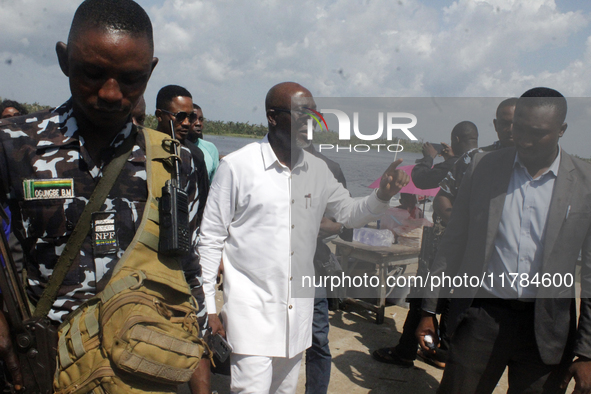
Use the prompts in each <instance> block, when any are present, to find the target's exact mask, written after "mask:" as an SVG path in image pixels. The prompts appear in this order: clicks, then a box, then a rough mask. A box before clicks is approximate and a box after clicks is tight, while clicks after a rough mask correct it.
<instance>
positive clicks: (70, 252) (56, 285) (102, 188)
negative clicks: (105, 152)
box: [33, 132, 137, 317]
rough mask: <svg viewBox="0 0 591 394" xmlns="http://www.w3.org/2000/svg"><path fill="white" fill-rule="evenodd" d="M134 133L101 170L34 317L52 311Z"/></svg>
mask: <svg viewBox="0 0 591 394" xmlns="http://www.w3.org/2000/svg"><path fill="white" fill-rule="evenodd" d="M136 136H137V133H136V132H132V133H131V135H130V136H129V137H127V139H125V140H124V141H123V143H122V144H121V145H119V147H118V148H117V150H116V151H115V157H114V158H113V160H111V162H110V163H109V165H107V167H106V168H105V169H104V171H103V176H102V178H101V179H100V180H99V183H98V185H96V187H95V188H94V191H93V192H92V195H91V196H90V199H89V200H88V204H86V206H85V207H84V210H83V211H82V215H80V219H79V220H78V223H76V227H74V230H73V231H72V234H71V235H70V238H69V239H68V242H67V243H66V246H65V247H64V250H63V252H62V254H61V255H60V257H59V258H58V260H57V263H56V264H55V267H54V269H53V273H52V274H51V276H50V277H49V281H48V282H47V287H46V288H45V290H44V291H43V294H42V295H41V298H40V299H39V302H38V303H37V307H36V308H35V312H34V313H33V316H34V317H46V316H47V314H48V313H49V311H50V310H51V307H52V306H53V303H54V302H55V300H56V298H57V293H58V291H59V289H60V287H61V285H62V283H63V281H64V279H65V278H66V274H67V273H68V271H69V270H70V267H71V266H72V263H73V262H74V259H75V258H76V256H77V255H78V253H80V248H81V247H82V243H83V242H84V239H85V238H86V235H88V231H89V230H90V227H91V217H92V213H93V212H96V211H98V210H99V209H100V208H101V207H102V206H103V203H104V202H105V200H106V199H107V196H108V195H109V192H110V191H111V188H112V187H113V184H115V180H117V178H118V177H119V174H120V173H121V170H122V169H123V165H124V164H125V162H126V161H127V159H128V158H129V155H130V154H131V151H132V150H133V147H134V145H135V140H136Z"/></svg>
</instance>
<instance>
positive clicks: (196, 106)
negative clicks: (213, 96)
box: [193, 103, 201, 109]
mask: <svg viewBox="0 0 591 394" xmlns="http://www.w3.org/2000/svg"><path fill="white" fill-rule="evenodd" d="M193 109H201V107H200V106H198V105H197V104H195V103H193Z"/></svg>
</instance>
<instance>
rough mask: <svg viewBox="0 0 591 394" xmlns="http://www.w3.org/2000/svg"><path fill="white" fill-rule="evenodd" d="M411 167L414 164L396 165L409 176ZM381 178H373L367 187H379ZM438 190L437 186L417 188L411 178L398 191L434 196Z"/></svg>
mask: <svg viewBox="0 0 591 394" xmlns="http://www.w3.org/2000/svg"><path fill="white" fill-rule="evenodd" d="M413 168H414V165H412V166H402V167H398V169H399V170H403V171H404V172H406V173H407V174H408V175H409V176H410V173H411V172H412V169H413ZM381 179H382V177H379V178H378V179H376V180H375V182H374V183H372V184H371V185H369V186H368V187H369V188H371V189H377V188H378V187H380V180H381ZM438 191H439V188H435V189H427V190H423V189H419V188H418V187H416V186H415V184H414V183H413V182H412V179H411V180H410V182H408V185H406V186H404V187H403V188H402V189H401V190H400V193H408V194H416V195H419V196H435V195H437V192H438Z"/></svg>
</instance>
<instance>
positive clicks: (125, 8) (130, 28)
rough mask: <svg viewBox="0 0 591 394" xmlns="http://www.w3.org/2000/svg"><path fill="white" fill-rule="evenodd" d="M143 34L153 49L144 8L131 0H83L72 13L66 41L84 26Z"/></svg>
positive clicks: (84, 27) (74, 36)
mask: <svg viewBox="0 0 591 394" xmlns="http://www.w3.org/2000/svg"><path fill="white" fill-rule="evenodd" d="M89 27H90V28H99V29H103V30H106V31H121V32H125V33H130V34H133V35H138V36H139V35H145V36H146V37H147V38H148V41H149V42H150V48H151V49H154V36H153V32H152V22H151V21H150V17H149V16H148V14H147V13H146V11H144V9H143V8H142V7H141V6H140V5H139V4H138V3H136V2H135V1H133V0H85V1H84V2H83V3H82V4H80V6H79V7H78V9H77V10H76V13H75V14H74V19H73V20H72V26H71V27H70V34H69V36H68V42H69V41H72V40H73V39H75V38H76V36H77V35H78V34H79V33H80V31H82V30H83V29H86V28H89Z"/></svg>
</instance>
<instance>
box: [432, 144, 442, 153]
mask: <svg viewBox="0 0 591 394" xmlns="http://www.w3.org/2000/svg"><path fill="white" fill-rule="evenodd" d="M431 146H433V148H435V150H436V151H437V154H438V155H440V154H441V152H442V151H443V145H441V144H436V143H434V142H431Z"/></svg>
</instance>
